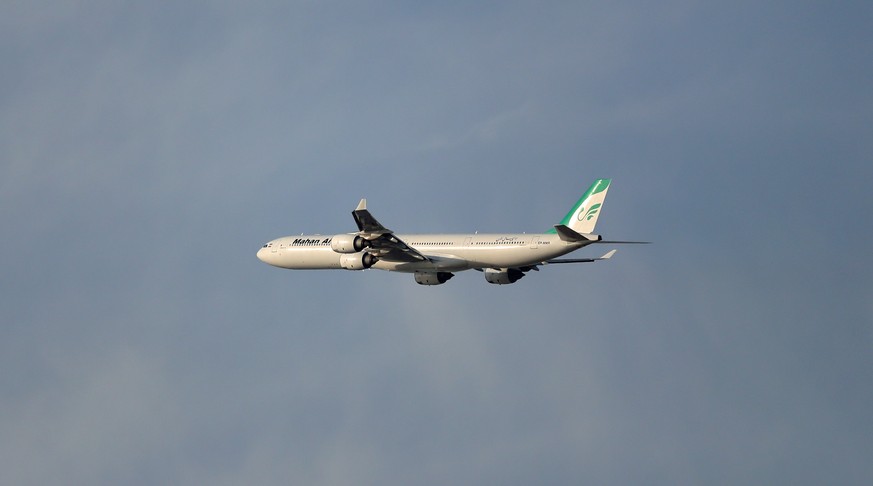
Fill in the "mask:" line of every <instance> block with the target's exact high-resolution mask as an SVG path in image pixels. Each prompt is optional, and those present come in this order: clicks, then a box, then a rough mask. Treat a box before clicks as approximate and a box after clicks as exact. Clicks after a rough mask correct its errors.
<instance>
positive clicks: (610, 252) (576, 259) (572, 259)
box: [543, 250, 615, 264]
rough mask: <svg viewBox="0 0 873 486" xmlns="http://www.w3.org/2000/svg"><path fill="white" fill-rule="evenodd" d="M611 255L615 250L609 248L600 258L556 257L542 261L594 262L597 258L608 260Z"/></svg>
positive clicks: (547, 262)
mask: <svg viewBox="0 0 873 486" xmlns="http://www.w3.org/2000/svg"><path fill="white" fill-rule="evenodd" d="M612 255H615V250H609V251H608V252H606V254H604V255H603V256H602V257H600V258H556V259H554V260H546V261H545V262H543V263H545V264H550V263H591V262H596V261H597V260H609V259H610V258H612Z"/></svg>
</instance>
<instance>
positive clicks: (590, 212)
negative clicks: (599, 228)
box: [576, 203, 600, 221]
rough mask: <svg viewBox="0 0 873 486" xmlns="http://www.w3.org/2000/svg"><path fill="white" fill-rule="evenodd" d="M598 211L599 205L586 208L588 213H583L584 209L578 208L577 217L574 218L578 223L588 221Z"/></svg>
mask: <svg viewBox="0 0 873 486" xmlns="http://www.w3.org/2000/svg"><path fill="white" fill-rule="evenodd" d="M599 209H600V203H597V204H594V205H592V206H591V207H590V208H588V211H585V208H579V216H577V217H576V219H578V220H579V221H588V220H590V219H591V218H593V217H594V216H596V215H597V211H598V210H599Z"/></svg>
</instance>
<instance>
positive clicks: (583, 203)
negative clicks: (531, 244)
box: [550, 179, 612, 233]
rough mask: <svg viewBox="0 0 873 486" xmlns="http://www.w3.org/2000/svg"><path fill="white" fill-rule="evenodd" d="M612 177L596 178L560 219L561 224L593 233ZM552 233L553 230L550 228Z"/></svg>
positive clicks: (575, 229)
mask: <svg viewBox="0 0 873 486" xmlns="http://www.w3.org/2000/svg"><path fill="white" fill-rule="evenodd" d="M611 182H612V179H597V180H596V181H594V184H591V187H589V188H588V190H587V191H585V194H583V195H582V197H581V198H579V201H577V202H576V204H575V205H573V208H572V209H570V212H569V213H567V215H566V216H564V219H562V220H561V224H562V225H565V226H568V227H569V228H570V229H572V230H573V231H575V232H577V233H594V225H596V224H597V217H598V216H600V211H601V210H602V209H603V200H604V199H606V191H607V190H609V184H610V183H611ZM550 232H551V233H554V232H555V230H554V229H553V230H551V231H550Z"/></svg>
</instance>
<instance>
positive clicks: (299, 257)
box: [257, 179, 648, 285]
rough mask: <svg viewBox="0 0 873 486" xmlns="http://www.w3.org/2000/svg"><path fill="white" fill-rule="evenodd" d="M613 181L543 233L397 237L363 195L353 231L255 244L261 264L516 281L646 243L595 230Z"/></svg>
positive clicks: (421, 278)
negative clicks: (597, 248) (596, 248)
mask: <svg viewBox="0 0 873 486" xmlns="http://www.w3.org/2000/svg"><path fill="white" fill-rule="evenodd" d="M611 182H612V179H597V180H595V181H594V183H593V184H591V187H589V188H588V190H587V191H585V193H584V194H583V195H582V197H581V198H579V200H578V201H577V202H576V204H574V205H573V207H572V208H571V209H570V211H569V212H568V213H567V215H566V216H564V219H562V220H561V222H560V223H558V224H556V225H555V226H554V227H553V228H551V229H549V230H548V231H546V232H545V233H539V234H527V233H506V234H504V233H500V234H479V233H473V234H409V235H398V234H395V233H394V232H393V231H391V230H389V229H387V228H386V227H384V226H382V224H381V223H379V222H378V221H377V220H376V218H374V217H373V215H372V214H370V211H369V210H368V209H367V200H366V199H361V202H360V203H359V204H358V206H357V207H356V208H355V210H354V211H352V216H353V217H354V219H355V223H356V224H357V226H358V231H357V232H353V233H343V234H337V235H300V236H285V237H282V238H277V239H275V240H272V241H270V242H268V243H267V244H265V245H264V246H263V247H262V248H261V249H260V250H258V253H257V256H258V258H259V259H260V260H261V261H263V262H264V263H267V264H270V265H273V266H275V267H279V268H287V269H294V270H321V269H346V270H365V269H368V268H375V269H378V270H388V271H393V272H404V273H412V274H413V276H414V278H415V281H416V283H419V284H421V285H440V284H443V283H446V282H447V281H448V280H449V279H451V278H452V277H454V273H455V272H460V271H463V270H470V269H473V270H478V271H480V272H482V273H484V275H485V280H486V281H487V282H488V283H491V284H498V285H506V284H511V283H515V282H517V281H518V280H519V279H521V278H522V277H524V276H525V274H526V273H527V272H530V271H531V270H534V271H539V267H540V266H544V265H551V264H558V263H591V262H596V261H600V260H608V259H610V258H612V256H613V255H614V254H615V250H610V251H608V252H606V253H605V254H604V255H602V256H600V257H598V258H557V257H560V256H562V255H566V254H567V253H570V252H573V251H575V250H578V249H580V248H583V247H585V246H588V245H590V244H594V243H601V244H602V243H648V242H644V241H606V240H604V239H603V238H602V237H601V236H600V235H598V234H594V226H595V225H596V224H597V219H598V217H599V216H600V213H601V211H602V209H603V201H604V199H605V198H606V192H607V191H608V190H609V186H610V184H611Z"/></svg>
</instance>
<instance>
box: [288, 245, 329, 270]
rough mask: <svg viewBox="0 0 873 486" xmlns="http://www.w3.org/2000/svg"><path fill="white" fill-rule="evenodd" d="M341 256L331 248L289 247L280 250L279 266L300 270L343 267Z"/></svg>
mask: <svg viewBox="0 0 873 486" xmlns="http://www.w3.org/2000/svg"><path fill="white" fill-rule="evenodd" d="M341 256H342V255H340V254H339V253H337V252H335V251H333V250H331V249H330V248H288V249H284V250H280V256H279V265H278V266H282V267H285V268H293V269H299V270H316V269H331V268H342V267H341V265H340V257H341Z"/></svg>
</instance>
